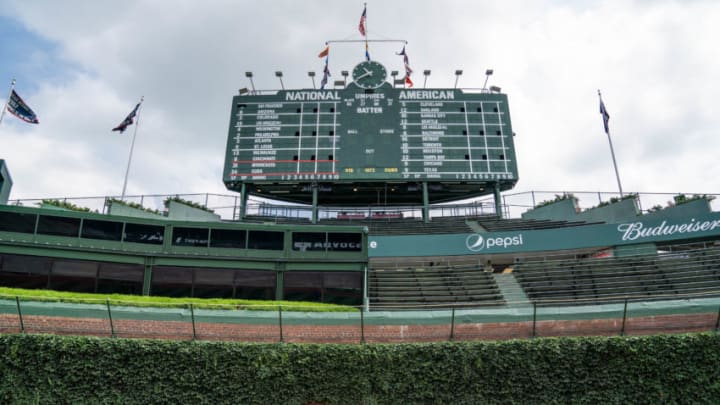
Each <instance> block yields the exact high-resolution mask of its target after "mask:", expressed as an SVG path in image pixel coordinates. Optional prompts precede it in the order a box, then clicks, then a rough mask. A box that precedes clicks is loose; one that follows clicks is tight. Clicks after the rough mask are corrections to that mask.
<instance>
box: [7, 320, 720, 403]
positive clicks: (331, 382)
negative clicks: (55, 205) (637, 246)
mask: <svg viewBox="0 0 720 405" xmlns="http://www.w3.org/2000/svg"><path fill="white" fill-rule="evenodd" d="M719 364H720V336H719V335H716V334H691V335H660V336H651V337H625V338H621V337H613V338H602V337H594V338H562V339H535V340H515V341H504V342H468V343H440V344H400V345H359V344H358V345H333V344H322V345H306V344H238V343H211V342H177V341H161V340H134V339H103V338H86V337H62V336H49V335H0V375H1V376H2V378H0V402H2V403H106V404H111V403H118V404H120V403H122V404H132V403H143V404H145V403H211V404H308V403H323V404H417V403H423V404H425V403H437V404H449V403H452V404H479V403H574V402H587V403H717V402H718V401H720V367H719V366H718V365H719Z"/></svg>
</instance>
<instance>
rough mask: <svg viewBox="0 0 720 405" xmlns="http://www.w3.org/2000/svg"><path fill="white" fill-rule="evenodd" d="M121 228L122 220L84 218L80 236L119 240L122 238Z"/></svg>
mask: <svg viewBox="0 0 720 405" xmlns="http://www.w3.org/2000/svg"><path fill="white" fill-rule="evenodd" d="M122 228H123V223H122V222H112V221H100V220H96V219H86V220H84V221H83V226H82V232H81V233H80V237H81V238H85V239H99V240H114V241H120V240H121V239H122Z"/></svg>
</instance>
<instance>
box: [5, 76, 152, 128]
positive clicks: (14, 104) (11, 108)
mask: <svg viewBox="0 0 720 405" xmlns="http://www.w3.org/2000/svg"><path fill="white" fill-rule="evenodd" d="M143 100H144V98H141V99H140V102H139V103H137V105H136V106H135V108H133V110H132V111H130V114H128V115H127V117H125V119H124V120H122V122H121V123H120V124H119V125H118V126H116V127H115V128H113V129H112V130H113V131H119V132H120V133H123V132H125V130H126V129H127V127H128V126H130V125H132V124H133V123H134V122H135V117H136V116H137V113H138V110H139V109H140V105H141V104H142V102H143ZM5 110H7V112H9V113H10V114H12V115H14V116H16V117H17V118H19V119H20V120H22V121H24V122H27V123H28V124H39V123H40V120H38V117H37V114H35V112H34V111H33V110H32V108H30V106H28V105H27V103H26V102H25V101H24V100H23V99H22V97H20V95H19V94H18V93H17V92H16V91H15V80H13V81H12V85H11V88H10V95H9V96H8V100H7V102H6V103H5Z"/></svg>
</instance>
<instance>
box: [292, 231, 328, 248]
mask: <svg viewBox="0 0 720 405" xmlns="http://www.w3.org/2000/svg"><path fill="white" fill-rule="evenodd" d="M292 249H293V250H299V251H302V252H313V251H315V252H316V251H325V232H293V234H292Z"/></svg>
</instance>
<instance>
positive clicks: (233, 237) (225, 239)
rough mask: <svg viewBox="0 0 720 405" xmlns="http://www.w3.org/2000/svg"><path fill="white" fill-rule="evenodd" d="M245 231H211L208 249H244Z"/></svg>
mask: <svg viewBox="0 0 720 405" xmlns="http://www.w3.org/2000/svg"><path fill="white" fill-rule="evenodd" d="M246 236H247V232H246V231H244V230H243V231H239V230H235V229H213V230H212V231H210V247H219V248H236V249H245V238H246Z"/></svg>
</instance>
